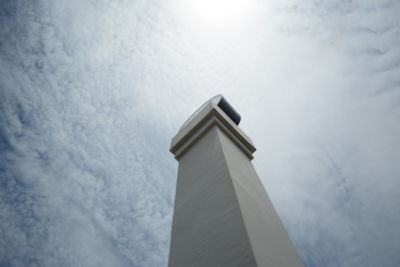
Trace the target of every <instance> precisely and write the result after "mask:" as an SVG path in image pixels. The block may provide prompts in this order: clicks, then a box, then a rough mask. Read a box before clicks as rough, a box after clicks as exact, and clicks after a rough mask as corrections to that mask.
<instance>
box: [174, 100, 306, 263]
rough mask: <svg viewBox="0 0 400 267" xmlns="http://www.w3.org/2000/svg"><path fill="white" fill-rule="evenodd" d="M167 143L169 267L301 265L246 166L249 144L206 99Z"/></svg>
mask: <svg viewBox="0 0 400 267" xmlns="http://www.w3.org/2000/svg"><path fill="white" fill-rule="evenodd" d="M193 120H194V121H193V123H192V124H190V125H189V126H188V127H189V128H188V129H186V130H185V129H182V130H181V134H179V133H178V135H177V137H176V138H175V139H174V140H173V144H172V148H171V151H172V152H173V153H174V154H175V155H176V157H177V159H178V160H179V170H178V180H177V189H176V199H175V207H174V216H173V225H172V235H171V246H170V257H169V267H225V266H226V267H253V266H254V267H268V266H274V267H275V266H282V267H287V266H303V264H302V262H301V260H300V258H299V256H298V255H297V252H296V250H295V248H294V246H293V245H292V243H291V240H290V238H289V236H288V234H287V232H286V230H285V228H284V226H283V224H282V222H281V221H280V219H279V217H278V214H277V213H276V211H275V209H274V207H273V205H272V202H271V201H270V199H269V198H268V195H267V193H266V191H265V189H264V187H263V185H262V183H261V181H260V179H259V177H258V175H257V173H256V171H255V169H254V167H253V165H252V163H251V159H252V152H254V150H255V148H254V146H253V145H252V143H251V141H250V139H248V137H247V136H245V135H244V134H243V133H242V132H241V130H240V129H239V128H238V127H237V126H236V125H234V124H233V123H232V122H231V121H230V120H229V118H228V117H227V116H226V114H224V112H223V111H222V110H221V109H219V108H218V107H217V106H215V105H213V104H210V105H209V107H208V109H207V108H206V110H205V111H203V112H200V114H199V115H198V118H197V120H196V118H194V119H193Z"/></svg>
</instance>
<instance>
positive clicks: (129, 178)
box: [0, 0, 400, 267]
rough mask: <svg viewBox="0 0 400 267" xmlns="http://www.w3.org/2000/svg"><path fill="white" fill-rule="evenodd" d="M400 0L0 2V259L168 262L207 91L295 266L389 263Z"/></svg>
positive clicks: (398, 189)
mask: <svg viewBox="0 0 400 267" xmlns="http://www.w3.org/2000/svg"><path fill="white" fill-rule="evenodd" d="M399 14H400V2H399V1H390V0H387V1H386V0H383V1H372V0H366V1H361V0H360V1H339V0H332V1H313V0H306V1H300V0H287V1H278V0H276V1H272V0H271V1H265V0H263V1H262V0H229V1H228V0H160V1H154V0H146V1H145V0H138V1H128V0H126V1H123V0H120V1H118V0H116V1H106V0H104V1H103V0H100V1H78V0H71V1H50V0H47V1H40V0H39V1H28V0H27V1H20V0H2V1H1V2H0V25H1V27H0V150H1V154H0V266H84V267H86V266H96V267H98V266H135V267H136V266H137V267H162V266H167V259H168V250H169V238H170V230H171V220H172V208H173V202H174V197H175V185H176V174H177V162H176V161H175V160H174V159H173V156H172V154H170V153H169V151H168V150H169V144H170V140H171V138H172V137H173V136H174V135H175V134H176V132H177V131H178V130H179V128H180V126H181V125H182V124H183V123H184V121H185V120H186V119H187V118H188V117H189V116H190V115H191V113H192V112H194V111H195V110H196V109H197V108H198V107H199V106H200V105H201V104H203V103H204V102H205V101H206V100H207V99H209V98H211V97H212V96H214V95H216V94H218V93H222V94H223V95H224V96H225V97H226V99H227V100H228V101H229V102H230V103H231V104H232V106H233V107H234V108H235V109H236V110H237V111H238V112H239V113H240V114H241V116H242V122H241V124H240V127H241V128H242V129H243V131H244V132H245V133H246V134H248V135H249V136H250V137H251V138H252V140H253V141H254V143H255V145H256V147H257V149H258V150H257V152H256V153H255V154H254V156H255V159H254V161H253V163H254V165H255V168H256V169H257V171H258V174H259V176H260V177H261V179H262V181H263V183H264V185H265V187H266V189H267V191H268V193H269V195H270V197H271V199H272V201H273V203H274V205H275V207H276V209H277V211H278V213H279V215H280V217H281V219H282V221H283V223H284V225H285V226H286V229H287V230H288V232H289V235H290V237H291V239H292V241H293V243H294V244H295V246H296V248H297V250H298V252H299V254H300V256H301V258H302V259H303V261H304V263H305V265H306V266H332V267H336V266H372V267H375V266H380V267H387V266H393V267H394V266H400V16H399Z"/></svg>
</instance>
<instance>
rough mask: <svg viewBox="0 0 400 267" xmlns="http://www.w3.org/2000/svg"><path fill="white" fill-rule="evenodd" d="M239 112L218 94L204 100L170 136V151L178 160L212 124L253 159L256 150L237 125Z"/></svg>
mask: <svg viewBox="0 0 400 267" xmlns="http://www.w3.org/2000/svg"><path fill="white" fill-rule="evenodd" d="M240 119H241V117H240V114H239V113H238V112H236V110H235V109H234V108H233V107H232V106H231V105H230V104H229V102H228V101H226V99H225V98H224V97H223V95H221V94H219V95H216V96H214V97H213V98H211V99H210V100H208V101H207V102H205V103H204V104H203V105H202V106H201V107H200V108H199V109H197V110H196V111H195V112H194V113H193V114H192V115H191V116H190V117H189V118H188V119H187V120H186V122H185V123H184V124H183V125H182V127H181V128H180V129H179V131H178V133H177V134H176V135H175V136H174V138H172V142H171V148H170V151H171V152H172V153H173V154H174V155H175V158H176V159H177V160H179V159H180V158H181V157H182V156H183V155H184V154H185V153H186V151H188V149H190V147H192V146H193V145H194V144H195V143H196V141H197V140H199V138H201V137H202V136H203V135H204V134H206V133H207V132H208V131H209V130H210V129H211V128H212V127H213V126H216V127H219V128H220V129H221V130H222V131H223V132H224V133H225V134H226V135H227V136H228V137H229V138H230V139H231V140H232V141H233V142H234V143H235V144H236V145H237V146H238V147H239V148H240V149H241V150H242V151H243V152H244V153H245V154H246V156H247V157H248V158H249V159H253V155H252V154H253V152H254V151H255V150H256V148H255V147H254V145H253V143H252V141H251V140H250V138H249V137H248V136H247V135H246V134H245V133H243V131H242V130H241V129H240V128H239V127H238V124H239V122H240Z"/></svg>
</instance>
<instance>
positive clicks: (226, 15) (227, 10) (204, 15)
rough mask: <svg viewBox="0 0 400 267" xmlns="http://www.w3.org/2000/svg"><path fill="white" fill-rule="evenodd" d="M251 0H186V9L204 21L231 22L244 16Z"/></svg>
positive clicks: (184, 2)
mask: <svg viewBox="0 0 400 267" xmlns="http://www.w3.org/2000/svg"><path fill="white" fill-rule="evenodd" d="M249 1H250V0H184V1H183V4H184V6H185V7H184V9H185V10H186V11H188V13H189V14H187V15H190V16H191V17H192V18H197V19H200V20H201V21H202V22H203V23H229V22H233V21H235V20H239V19H240V18H242V17H243V16H244V15H245V13H246V11H247V8H248V6H249Z"/></svg>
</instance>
